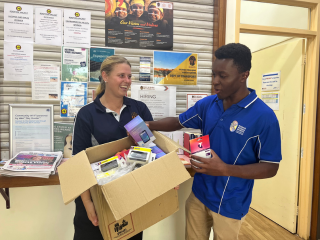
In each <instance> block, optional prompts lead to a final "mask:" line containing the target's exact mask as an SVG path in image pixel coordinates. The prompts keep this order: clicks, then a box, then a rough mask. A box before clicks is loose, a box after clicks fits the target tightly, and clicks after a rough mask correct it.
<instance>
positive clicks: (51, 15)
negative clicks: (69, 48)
mask: <svg viewBox="0 0 320 240" xmlns="http://www.w3.org/2000/svg"><path fill="white" fill-rule="evenodd" d="M35 43H38V44H47V45H56V46H61V45H62V10H60V9H56V8H36V9H35Z"/></svg>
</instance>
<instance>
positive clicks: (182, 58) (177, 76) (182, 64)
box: [153, 51, 198, 85]
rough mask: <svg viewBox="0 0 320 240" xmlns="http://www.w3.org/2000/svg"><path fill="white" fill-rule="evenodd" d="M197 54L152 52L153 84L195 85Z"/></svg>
mask: <svg viewBox="0 0 320 240" xmlns="http://www.w3.org/2000/svg"><path fill="white" fill-rule="evenodd" d="M197 76H198V54H196V53H182V52H164V51H154V53H153V83H154V84H174V85H197Z"/></svg>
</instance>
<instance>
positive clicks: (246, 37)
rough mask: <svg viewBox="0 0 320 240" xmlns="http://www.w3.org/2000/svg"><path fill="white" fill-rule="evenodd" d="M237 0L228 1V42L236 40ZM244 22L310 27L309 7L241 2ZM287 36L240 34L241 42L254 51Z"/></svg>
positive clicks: (299, 27) (241, 19)
mask: <svg viewBox="0 0 320 240" xmlns="http://www.w3.org/2000/svg"><path fill="white" fill-rule="evenodd" d="M235 12H236V0H228V2H227V21H226V27H227V30H226V43H231V42H234V41H235ZM240 16H241V18H240V22H241V23H243V24H253V25H265V26H276V27H287V28H298V29H308V19H309V16H308V9H306V8H298V7H291V6H284V5H277V4H268V3H259V2H252V1H242V2H241V15H240ZM287 39H288V38H287V37H274V36H265V35H255V34H243V33H242V34H240V43H242V44H245V45H246V46H248V47H249V48H250V49H251V51H252V52H256V51H258V50H260V49H263V48H266V47H269V46H272V45H274V44H277V43H279V42H283V41H285V40H287Z"/></svg>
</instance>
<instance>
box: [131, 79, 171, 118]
mask: <svg viewBox="0 0 320 240" xmlns="http://www.w3.org/2000/svg"><path fill="white" fill-rule="evenodd" d="M131 97H132V98H133V99H136V100H139V101H142V102H144V103H145V104H146V105H147V106H148V108H149V110H150V112H151V114H152V117H153V118H155V119H156V118H157V119H159V118H165V117H175V116H176V87H175V86H169V87H168V86H155V85H138V84H134V85H131Z"/></svg>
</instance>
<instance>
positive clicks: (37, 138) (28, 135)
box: [10, 104, 53, 157]
mask: <svg viewBox="0 0 320 240" xmlns="http://www.w3.org/2000/svg"><path fill="white" fill-rule="evenodd" d="M52 150H53V106H52V105H36V104H33V105H31V104H30V105H23V104H12V105H10V157H13V156H14V155H16V154H17V153H19V152H20V151H44V152H46V151H52Z"/></svg>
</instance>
